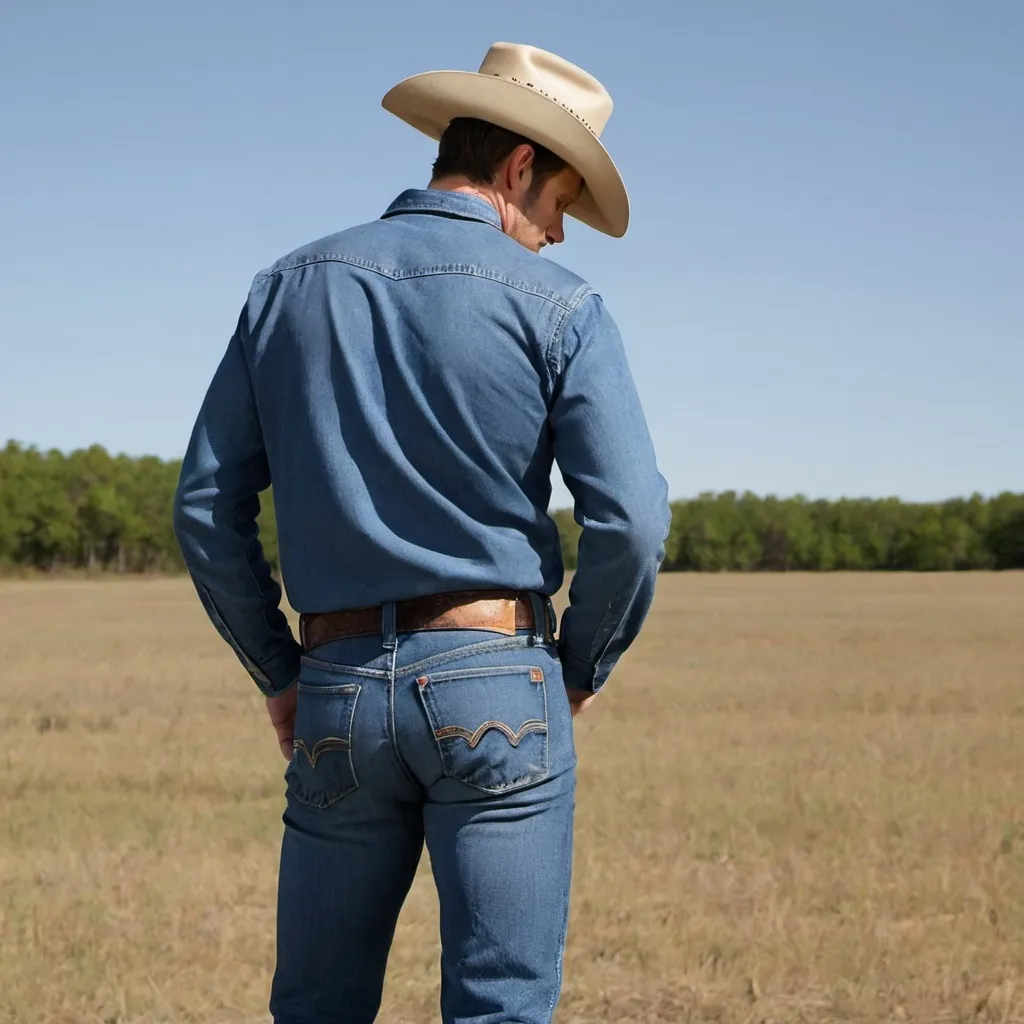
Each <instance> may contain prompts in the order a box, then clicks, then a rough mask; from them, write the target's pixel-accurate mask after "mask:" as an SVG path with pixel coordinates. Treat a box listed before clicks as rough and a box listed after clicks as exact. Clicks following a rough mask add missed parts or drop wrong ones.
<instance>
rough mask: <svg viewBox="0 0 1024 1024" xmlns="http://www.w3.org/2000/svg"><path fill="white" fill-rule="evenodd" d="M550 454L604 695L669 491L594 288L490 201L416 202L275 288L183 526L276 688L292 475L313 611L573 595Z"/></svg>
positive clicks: (222, 625)
mask: <svg viewBox="0 0 1024 1024" xmlns="http://www.w3.org/2000/svg"><path fill="white" fill-rule="evenodd" d="M553 460H554V461H555V462H556V463H557V465H558V467H559V469H560V471H561V473H562V477H563V479H564V480H565V483H566V486H567V487H568V489H569V491H570V493H571V494H572V496H573V500H574V506H575V517H576V520H577V522H578V523H580V524H581V525H582V527H583V533H582V537H581V540H580V547H579V564H578V569H577V571H576V574H575V576H574V578H573V581H572V585H571V587H570V593H569V597H570V605H569V607H568V608H567V610H566V612H565V613H564V615H563V618H562V621H561V623H560V628H559V636H558V644H559V650H560V653H561V657H562V662H563V666H564V678H565V682H566V685H567V686H571V687H577V688H580V689H584V690H592V691H596V690H598V689H599V688H600V687H601V685H602V684H603V683H604V681H605V679H606V678H607V676H608V673H609V672H610V671H611V669H612V667H613V666H614V665H615V663H616V661H617V660H618V659H619V657H620V656H621V654H622V653H623V652H624V651H625V650H626V648H627V647H628V646H629V645H630V644H631V643H632V641H633V640H634V639H635V637H636V636H637V634H638V632H639V630H640V627H641V624H642V623H643V620H644V618H645V616H646V614H647V611H648V609H649V607H650V603H651V600H652V598H653V594H654V584H655V577H656V575H657V571H658V568H659V565H660V563H661V560H662V558H663V557H664V542H665V539H666V536H667V532H668V526H669V508H668V494H667V487H666V484H665V481H664V479H663V478H662V476H661V474H660V473H659V472H658V469H657V466H656V463H655V453H654V448H653V445H652V443H651V438H650V435H649V433H648V429H647V425H646V422H645V420H644V415H643V411H642V409H641V407H640V402H639V399H638V397H637V392H636V388H635V386H634V383H633V379H632V376H631V374H630V370H629V366H628V363H627V360H626V355H625V352H624V349H623V344H622V340H621V338H620V335H619V332H618V330H617V329H616V326H615V323H614V322H613V320H612V318H611V316H610V315H609V314H608V312H607V310H606V309H605V306H604V304H603V302H602V301H601V298H600V297H599V296H598V295H597V294H596V292H595V291H594V289H593V288H591V287H590V286H589V285H587V284H586V283H585V282H584V281H582V280H580V279H579V278H578V277H576V276H575V275H573V274H571V273H570V272H569V271H567V270H565V269H563V268H562V267H560V266H558V265H557V264H555V263H553V262H551V261H550V260H548V259H545V258H543V257H541V256H539V255H537V254H536V253H533V252H530V251H529V250H527V249H525V248H524V247H522V246H521V245H519V244H518V243H517V242H515V241H513V240H512V239H511V238H509V237H508V236H507V235H505V234H503V233H502V231H501V224H500V220H499V218H498V214H497V212H496V211H495V210H494V208H493V207H492V206H491V205H490V204H489V203H487V202H485V201H484V200H482V199H478V198H476V197H473V196H468V195H465V194H460V193H453V192H443V191H438V190H410V191H408V192H405V193H403V194H402V195H401V196H400V197H399V198H398V199H397V200H396V201H395V202H394V203H393V204H392V205H391V206H390V208H389V209H388V210H387V212H386V213H385V214H384V216H383V217H382V218H381V219H380V220H377V221H373V222H371V223H369V224H364V225H361V226H359V227H355V228H352V229H350V230H348V231H343V232H341V233H339V234H335V235H331V236H330V237H327V238H324V239H321V240H320V241H318V242H314V243H313V244H311V245H307V246H305V247H303V248H301V249H299V250H297V251H296V252H293V253H292V254H291V255H290V256H287V257H285V258H284V259H282V260H279V261H278V262H277V263H275V264H274V265H273V266H272V267H270V268H269V269H268V270H266V271H263V272H261V273H260V274H258V275H257V276H256V278H255V279H254V281H253V283H252V287H251V289H250V291H249V295H248V299H247V301H246V303H245V305H244V307H243V309H242V312H241V316H240V317H239V320H238V326H237V329H236V330H235V332H234V334H233V336H232V338H231V340H230V342H229V343H228V346H227V351H226V352H225V354H224V356H223V359H222V361H221V363H220V365H219V367H218V369H217V371H216V373H215V375H214V378H213V381H212V383H211V384H210V387H209V390H208V392H207V394H206V398H205V400H204V402H203V405H202V408H201V409H200V411H199V415H198V419H197V422H196V424H195V428H194V430H193V433H192V438H191V441H190V443H189V446H188V450H187V453H186V455H185V459H184V464H183V466H182V469H181V478H180V481H179V484H178V489H177V491H176V494H175V500H174V527H175V532H176V535H177V538H178V542H179V544H180V546H181V550H182V552H183V554H184V558H185V562H186V564H187V566H188V569H189V572H190V574H191V576H192V579H193V582H194V584H195V586H196V589H197V591H198V594H199V597H200V600H201V601H202V603H203V606H204V607H205V609H206V612H207V614H208V615H209V616H210V618H211V620H212V621H213V623H214V625H215V626H216V628H217V629H218V631H219V632H220V634H221V636H222V637H223V638H224V639H225V640H226V641H227V642H228V643H229V644H230V645H231V646H232V648H233V649H234V650H235V653H236V654H237V655H238V657H239V659H240V660H241V662H242V664H243V665H245V667H246V668H247V669H248V671H249V673H250V675H251V676H252V677H253V679H254V680H255V681H256V684H257V686H258V687H259V688H260V689H261V690H262V691H263V692H264V693H266V694H274V693H279V692H281V691H283V690H285V689H287V688H288V687H290V686H291V685H292V684H293V683H294V682H295V680H296V678H297V676H298V672H299V657H300V648H299V645H298V644H297V642H296V640H295V638H294V637H293V635H292V632H291V630H290V627H289V625H288V622H287V620H286V618H285V616H284V614H283V612H282V611H281V609H280V600H281V591H280V588H279V587H278V586H277V584H276V582H275V581H274V579H273V578H272V576H271V572H270V568H269V566H268V565H267V562H266V559H265V558H264V555H263V551H262V548H261V545H260V543H259V540H258V536H257V527H256V516H257V514H258V512H259V508H260V505H259V497H258V495H259V493H260V492H261V491H263V490H265V489H266V488H267V487H268V486H269V485H270V484H271V482H273V497H274V504H275V510H276V515H277V529H278V543H279V554H280V561H281V573H282V577H283V581H284V584H285V587H286V589H287V592H288V598H289V601H290V603H291V605H292V607H293V608H295V609H296V610H297V611H299V612H317V611H330V610H335V609H343V608H358V607H365V606H369V605H377V604H381V603H383V602H385V601H390V600H401V599H403V598H410V597H416V596H420V595H424V594H431V593H437V592H440V591H447V590H462V589H474V588H476V589H491V588H509V589H512V590H522V591H529V590H533V591H538V592H540V593H543V594H547V595H552V594H554V593H555V592H556V591H557V590H558V589H559V587H560V586H561V585H562V582H563V565H562V559H561V553H560V547H559V537H558V531H557V529H556V527H555V524H554V522H553V521H552V519H551V518H550V517H549V515H548V503H549V500H550V497H551V483H550V475H551V469H552V462H553Z"/></svg>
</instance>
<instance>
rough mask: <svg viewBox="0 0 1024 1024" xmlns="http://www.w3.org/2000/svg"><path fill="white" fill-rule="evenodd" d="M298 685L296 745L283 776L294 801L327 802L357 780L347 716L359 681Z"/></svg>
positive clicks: (343, 793) (351, 713)
mask: <svg viewBox="0 0 1024 1024" xmlns="http://www.w3.org/2000/svg"><path fill="white" fill-rule="evenodd" d="M298 685H299V695H298V698H299V699H298V705H297V707H296V710H295V743H294V747H295V751H294V754H293V755H292V759H291V762H290V763H289V765H288V768H287V770H286V771H285V780H286V781H287V783H288V789H289V792H290V793H291V795H292V796H293V797H294V798H295V799H296V800H298V801H299V803H302V804H306V805H308V806H310V807H321V808H323V807H330V806H331V805H332V804H335V803H337V802H338V801H339V800H341V798H342V797H345V796H348V794H349V793H352V792H354V791H355V790H356V789H357V788H358V786H359V782H358V780H357V779H356V773H355V769H354V767H353V765H352V722H353V719H354V718H355V713H356V701H357V700H358V699H359V691H360V689H361V687H360V685H359V684H358V683H342V684H339V685H336V686H320V685H316V686H312V685H309V684H306V683H299V684H298Z"/></svg>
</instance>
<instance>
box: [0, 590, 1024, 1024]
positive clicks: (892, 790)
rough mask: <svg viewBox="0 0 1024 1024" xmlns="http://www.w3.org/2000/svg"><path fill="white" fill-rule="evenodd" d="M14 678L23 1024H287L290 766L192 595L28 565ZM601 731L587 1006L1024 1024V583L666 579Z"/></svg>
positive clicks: (589, 842)
mask: <svg viewBox="0 0 1024 1024" xmlns="http://www.w3.org/2000/svg"><path fill="white" fill-rule="evenodd" d="M0 680H2V682H0V694H2V696H3V703H2V705H0V751H2V754H0V757H2V770H0V808H2V810H0V816H2V817H0V1021H3V1022H5V1024H6V1022H14V1021H16V1022H19V1024H21V1022H26V1024H31V1022H41V1024H56V1022H61V1024H65V1022H66V1024H92V1022H105V1024H129V1022H143V1021H145V1022H150V1021H152V1022H170V1021H188V1022H220V1021H225V1022H241V1021H244V1022H257V1021H260V1022H262V1021H265V1020H267V1016H266V1011H265V1007H266V1000H267V990H268V984H269V977H270V972H271V970H272V966H273V964H272V937H273V925H274V896H275V881H276V874H275V873H276V861H277V850H278V841H279V834H280V812H281V810H282V807H283V782H282V771H283V767H284V762H283V761H281V759H280V755H279V753H278V752H277V747H276V743H275V742H274V737H273V734H272V733H271V730H270V728H269V726H268V725H267V724H266V722H265V712H264V709H263V706H262V701H261V699H260V698H259V696H258V694H257V693H256V691H255V689H254V688H253V687H252V686H251V684H250V683H249V681H248V677H247V676H246V675H245V674H244V673H243V671H242V670H241V668H240V667H239V666H238V665H237V663H236V662H235V660H234V657H233V655H231V653H230V651H229V650H228V649H227V647H225V646H224V645H223V644H222V643H221V641H220V640H219V638H218V637H217V636H216V634H215V633H214V631H213V629H212V627H211V626H210V625H209V624H208V622H207V621H206V619H205V617H204V616H203V614H202V612H201V609H200V607H199V604H198V601H197V600H196V599H195V597H194V594H193V592H192V590H191V588H190V586H189V585H188V584H187V583H186V582H183V581H181V580H159V579H155V580H142V581H136V582H127V583H126V582H120V581H115V580H109V581H97V582H89V581H81V582H64V583H47V582H28V581H25V582H13V581H11V582H7V583H0ZM577 736H578V747H579V753H580V792H579V805H578V818H577V854H576V876H575V883H574V897H573V899H574V902H573V911H572V919H571V924H570V938H569V945H568V950H567V955H566V968H565V989H564V994H563V998H562V1001H561V1004H560V1009H559V1013H558V1015H557V1017H556V1020H558V1021H560V1022H563V1024H565V1022H579V1024H589V1022H594V1024H598V1022H600V1024H605V1022H616V1024H624V1022H652V1024H653V1022H680V1024H682V1022H687V1021H717V1022H720V1024H767V1022H775V1024H782V1022H789V1021H807V1022H831V1021H862V1022H888V1021H926V1022H929V1024H932V1022H939V1021H943V1022H951V1024H952V1022H960V1021H963V1022H967V1021H971V1022H1002V1024H1008V1022H1011V1021H1015V1022H1020V1021H1024V575H1022V574H1007V575H985V574H969V575H962V576H945V575H938V576H920V577H913V576H887V575H864V576H849V575H839V576H797V575H794V576H772V577H765V576H755V577H738V576H716V577H693V576H686V577H679V576H677V577H668V576H666V577H662V579H661V581H660V585H659V594H658V598H657V601H656V604H655V608H654V611H653V612H652V615H651V618H650V620H649V624H648V627H647V629H646V631H645V633H644V635H643V637H642V639H641V641H640V642H639V643H638V644H637V646H636V647H635V648H634V649H633V651H631V652H630V654H629V655H628V656H627V657H626V659H625V660H624V661H623V662H622V664H621V666H620V670H619V672H618V674H617V675H616V676H615V677H613V679H612V682H611V683H610V684H609V688H608V690H607V691H606V693H605V695H604V696H602V698H601V700H600V702H598V704H597V705H596V706H595V707H594V708H593V709H592V710H591V711H589V712H588V713H587V714H586V715H584V716H583V717H582V718H580V719H578V720H577ZM426 871H427V868H426V864H425V863H424V866H423V874H422V876H421V877H420V878H419V879H418V881H417V884H416V885H415V886H414V888H413V892H412V894H411V896H410V898H409V901H408V903H407V904H406V907H405V910H404V912H403V917H402V921H401V924H400V926H399V934H398V938H397V941H396V945H395V948H394V952H393V954H392V960H391V966H390V973H389V983H388V987H387V991H386V997H385V1007H384V1009H383V1011H382V1013H381V1016H380V1019H381V1021H383V1022H387V1024H426V1022H428V1021H436V1020H437V1013H436V1010H435V1006H436V999H437V979H436V965H437V957H438V943H437V938H436V908H435V897H434V893H433V889H432V887H431V883H430V880H429V876H428V875H427V874H426Z"/></svg>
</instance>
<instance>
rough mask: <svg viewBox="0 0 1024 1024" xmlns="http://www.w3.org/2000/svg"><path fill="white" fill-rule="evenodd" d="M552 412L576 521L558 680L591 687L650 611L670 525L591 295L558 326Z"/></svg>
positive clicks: (622, 374)
mask: <svg viewBox="0 0 1024 1024" xmlns="http://www.w3.org/2000/svg"><path fill="white" fill-rule="evenodd" d="M549 418H550V424H551V429H552V433H553V443H554V455H555V461H556V462H557V464H558V467H559V470H560V471H561V474H562V478H563V480H564V481H565V485H566V487H567V488H568V489H569V492H570V494H571V495H572V497H573V499H574V510H573V512H574V517H575V519H576V522H577V523H578V524H579V525H580V526H581V527H582V534H581V536H580V543H579V555H578V561H577V569H576V573H575V575H574V576H573V580H572V584H571V586H570V588H569V607H568V608H567V609H566V611H565V613H564V615H563V617H562V622H561V626H560V629H559V636H558V645H559V652H560V654H561V659H562V666H563V677H564V679H565V684H566V686H568V687H572V688H574V689H580V690H585V691H589V692H593V693H596V692H597V691H598V690H599V689H600V688H601V687H602V686H603V684H604V683H605V681H606V680H607V678H608V675H609V673H610V672H611V671H612V669H613V668H614V667H615V664H616V663H617V661H618V660H619V658H620V657H621V656H622V654H623V653H625V651H626V650H627V648H628V647H629V646H630V645H631V644H632V643H633V641H634V640H635V639H636V637H637V636H638V634H639V632H640V629H641V626H642V625H643V622H644V619H645V618H646V616H647V613H648V611H649V610H650V605H651V602H652V601H653V598H654V586H655V580H656V577H657V574H658V570H659V568H660V566H661V562H662V561H663V559H664V557H665V546H664V545H665V540H666V538H667V537H668V531H669V525H670V521H671V512H670V509H669V504H668V485H667V483H666V481H665V479H664V477H662V475H661V474H660V473H659V471H658V468H657V462H656V457H655V451H654V444H653V442H652V440H651V436H650V433H649V431H648V428H647V423H646V420H645V418H644V414H643V409H642V408H641V405H640V398H639V395H638V394H637V390H636V386H635V384H634V381H633V377H632V374H631V372H630V368H629V364H628V361H627V358H626V353H625V349H624V346H623V343H622V338H621V335H620V333H619V331H618V328H617V326H616V324H615V322H614V320H613V319H612V317H611V315H610V314H609V313H608V311H607V309H606V308H605V305H604V303H603V302H602V301H601V298H600V297H599V296H598V295H594V294H592V295H590V296H588V297H587V298H585V299H584V300H583V301H582V302H581V303H580V305H579V306H578V307H577V309H576V310H575V312H574V313H573V314H572V315H571V316H570V317H569V319H568V321H567V323H566V324H565V326H564V328H563V331H562V339H561V353H560V373H559V377H558V380H557V384H556V389H555V393H554V396H553V400H552V403H551V410H550V414H549Z"/></svg>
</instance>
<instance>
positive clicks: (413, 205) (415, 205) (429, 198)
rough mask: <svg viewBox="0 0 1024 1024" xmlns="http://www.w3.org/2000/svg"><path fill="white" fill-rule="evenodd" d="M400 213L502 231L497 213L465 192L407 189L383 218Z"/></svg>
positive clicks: (480, 200)
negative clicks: (453, 219)
mask: <svg viewBox="0 0 1024 1024" xmlns="http://www.w3.org/2000/svg"><path fill="white" fill-rule="evenodd" d="M403 213H428V214H435V215H437V216H441V217H458V218H460V219H461V220H479V221H482V222H483V223H484V224H490V225H491V227H492V228H497V229H498V230H499V231H500V230H501V218H500V217H499V216H498V211H497V210H496V209H495V208H494V207H493V206H491V204H490V203H489V202H487V200H486V199H480V198H479V197H478V196H471V195H467V194H466V193H465V192H446V191H442V190H441V189H436V188H423V189H420V188H410V189H407V190H406V191H405V192H403V193H402V194H401V195H400V196H399V197H398V198H397V199H396V200H395V201H394V202H393V203H392V204H391V205H390V206H389V207H388V208H387V210H385V212H384V215H383V216H384V217H395V216H399V215H401V214H403Z"/></svg>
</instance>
